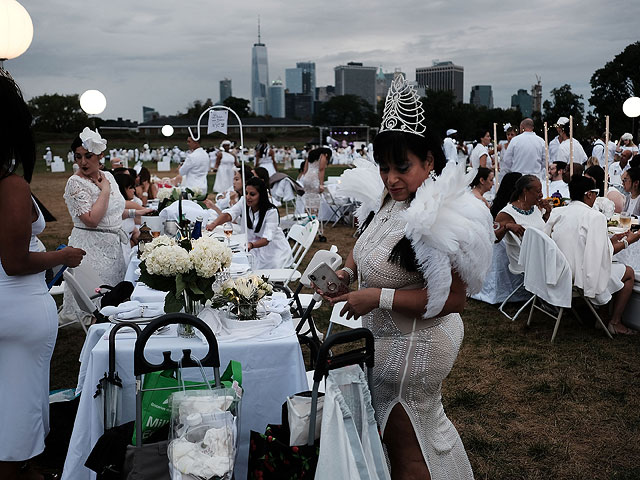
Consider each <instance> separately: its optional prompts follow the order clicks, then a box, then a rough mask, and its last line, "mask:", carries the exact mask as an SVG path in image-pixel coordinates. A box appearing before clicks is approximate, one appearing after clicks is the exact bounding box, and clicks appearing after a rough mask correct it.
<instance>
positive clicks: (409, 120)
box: [380, 75, 426, 137]
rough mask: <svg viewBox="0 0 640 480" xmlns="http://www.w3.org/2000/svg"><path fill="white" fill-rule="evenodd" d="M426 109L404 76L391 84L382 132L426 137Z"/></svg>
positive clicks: (400, 76) (383, 116) (397, 77)
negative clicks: (405, 133)
mask: <svg viewBox="0 0 640 480" xmlns="http://www.w3.org/2000/svg"><path fill="white" fill-rule="evenodd" d="M425 130H426V126H425V125H424V108H423V107H422V102H421V101H420V97H418V94H417V93H416V91H415V89H414V88H413V86H411V85H410V84H409V82H407V80H406V79H405V78H404V77H403V76H402V75H397V76H396V78H394V79H393V82H391V88H389V93H387V99H386V100H385V102H384V112H383V113H382V125H380V131H381V132H385V131H393V132H407V133H413V134H414V135H420V136H421V137H424V132H425Z"/></svg>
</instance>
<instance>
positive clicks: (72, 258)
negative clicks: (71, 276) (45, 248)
mask: <svg viewBox="0 0 640 480" xmlns="http://www.w3.org/2000/svg"><path fill="white" fill-rule="evenodd" d="M60 253H61V254H62V259H63V260H62V264H63V265H66V266H67V267H71V268H74V267H77V266H78V265H80V262H82V257H84V256H85V255H86V254H87V252H85V251H84V250H82V249H81V248H75V247H64V248H63V249H62V250H60Z"/></svg>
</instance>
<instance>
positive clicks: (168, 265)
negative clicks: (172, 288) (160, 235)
mask: <svg viewBox="0 0 640 480" xmlns="http://www.w3.org/2000/svg"><path fill="white" fill-rule="evenodd" d="M144 261H145V265H146V266H147V271H148V272H149V273H151V274H154V275H162V276H164V277H172V276H174V275H177V274H178V273H187V272H188V271H189V270H191V268H192V264H191V259H190V258H189V253H188V252H187V251H186V250H185V249H184V248H182V247H179V246H178V245H161V246H159V247H156V248H154V249H153V250H152V251H151V252H150V253H149V255H148V256H147V258H145V260H144Z"/></svg>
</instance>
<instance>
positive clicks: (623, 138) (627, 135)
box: [620, 133, 633, 140]
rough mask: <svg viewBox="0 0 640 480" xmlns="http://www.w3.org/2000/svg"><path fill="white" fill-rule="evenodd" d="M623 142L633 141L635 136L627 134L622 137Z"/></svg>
mask: <svg viewBox="0 0 640 480" xmlns="http://www.w3.org/2000/svg"><path fill="white" fill-rule="evenodd" d="M620 138H621V139H622V140H633V135H631V134H630V133H625V134H624V135H622V137H620Z"/></svg>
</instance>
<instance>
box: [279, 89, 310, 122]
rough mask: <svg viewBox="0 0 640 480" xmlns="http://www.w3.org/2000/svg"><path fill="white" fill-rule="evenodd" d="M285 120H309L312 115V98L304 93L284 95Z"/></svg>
mask: <svg viewBox="0 0 640 480" xmlns="http://www.w3.org/2000/svg"><path fill="white" fill-rule="evenodd" d="M284 101H285V114H286V118H291V119H295V120H311V117H312V115H313V96H312V95H305V94H304V93H285V95H284Z"/></svg>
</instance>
